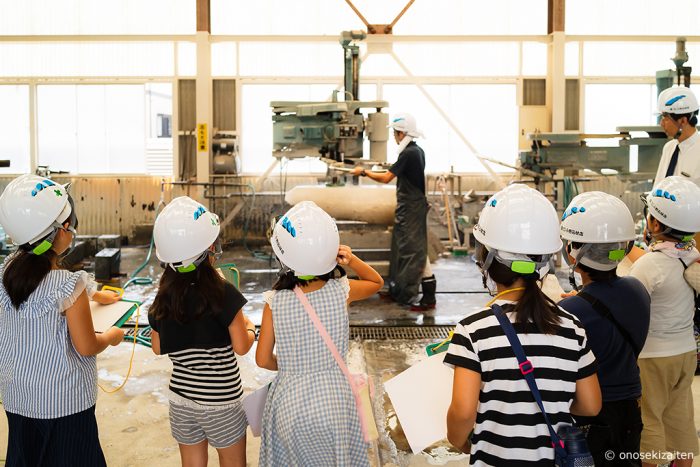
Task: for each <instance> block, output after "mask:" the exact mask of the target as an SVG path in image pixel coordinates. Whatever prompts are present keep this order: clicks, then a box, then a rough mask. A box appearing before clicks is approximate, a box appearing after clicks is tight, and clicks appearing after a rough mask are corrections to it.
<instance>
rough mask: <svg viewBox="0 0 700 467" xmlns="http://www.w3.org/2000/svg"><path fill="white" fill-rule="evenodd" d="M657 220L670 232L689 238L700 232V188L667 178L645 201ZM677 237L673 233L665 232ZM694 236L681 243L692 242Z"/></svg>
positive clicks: (678, 177) (682, 179)
mask: <svg viewBox="0 0 700 467" xmlns="http://www.w3.org/2000/svg"><path fill="white" fill-rule="evenodd" d="M642 199H643V200H644V202H645V204H646V206H647V209H648V210H649V214H651V215H652V216H653V217H654V218H655V219H656V220H658V221H659V222H661V223H662V224H664V225H665V226H666V227H668V228H669V229H673V230H675V231H678V232H684V233H687V234H695V233H697V232H700V188H699V187H698V186H697V185H696V184H695V183H694V182H693V181H692V180H690V179H688V178H685V177H680V176H673V177H667V178H664V179H663V180H661V181H660V182H659V183H657V184H656V186H655V187H654V189H653V190H651V192H649V194H647V196H646V198H642ZM664 233H665V234H671V235H673V232H672V231H670V230H669V231H668V232H664ZM687 237H691V236H690V235H687V236H683V238H682V239H681V240H683V241H687V240H690V238H687Z"/></svg>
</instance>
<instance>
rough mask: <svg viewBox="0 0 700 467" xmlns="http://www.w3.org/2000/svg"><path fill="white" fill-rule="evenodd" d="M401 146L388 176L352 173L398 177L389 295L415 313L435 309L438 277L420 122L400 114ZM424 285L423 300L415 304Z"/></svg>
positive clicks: (385, 179) (358, 171)
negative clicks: (430, 236) (432, 253)
mask: <svg viewBox="0 0 700 467" xmlns="http://www.w3.org/2000/svg"><path fill="white" fill-rule="evenodd" d="M389 128H392V129H393V130H394V140H395V141H396V144H398V145H399V147H398V153H399V157H398V159H397V160H396V162H395V163H394V165H392V166H391V168H389V171H387V172H384V173H382V172H372V171H370V170H365V169H362V168H360V167H356V168H355V169H354V170H353V171H352V172H351V173H352V174H353V175H360V176H363V177H369V178H371V179H372V180H375V181H377V182H380V183H389V182H391V181H392V180H393V179H394V178H395V177H396V178H397V182H396V214H395V219H394V230H393V234H392V238H391V264H390V267H389V295H390V297H391V299H392V300H394V301H395V302H397V303H399V304H401V305H412V306H411V309H412V310H413V311H426V310H429V309H433V308H435V303H436V300H435V289H436V282H435V276H434V275H433V273H432V270H431V268H430V260H429V259H428V225H427V214H428V200H427V198H426V196H425V153H424V152H423V149H421V148H420V146H418V145H417V144H416V143H415V141H414V138H420V137H422V136H423V134H422V133H421V132H420V131H418V128H417V126H416V119H415V118H414V117H413V116H412V115H410V114H407V113H406V114H399V115H397V116H396V117H395V118H394V119H393V120H392V121H391V123H390V124H389ZM419 283H421V286H422V290H423V296H422V297H421V299H420V302H418V303H416V304H413V300H414V299H415V298H416V297H417V295H418V284H419Z"/></svg>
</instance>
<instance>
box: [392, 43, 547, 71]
mask: <svg viewBox="0 0 700 467" xmlns="http://www.w3.org/2000/svg"><path fill="white" fill-rule="evenodd" d="M394 52H395V53H396V56H397V57H398V58H399V60H401V62H403V63H404V65H406V67H407V68H408V69H409V71H410V72H411V74H413V75H415V76H460V77H462V76H515V75H517V74H518V54H519V51H518V44H517V43H516V42H460V43H450V42H447V43H444V42H417V43H413V42H411V43H406V42H398V43H396V44H394ZM545 63H546V62H545Z"/></svg>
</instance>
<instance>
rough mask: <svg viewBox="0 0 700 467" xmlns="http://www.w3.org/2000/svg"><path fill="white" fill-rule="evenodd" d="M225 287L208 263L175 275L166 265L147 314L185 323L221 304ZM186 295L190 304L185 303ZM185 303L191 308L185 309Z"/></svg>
mask: <svg viewBox="0 0 700 467" xmlns="http://www.w3.org/2000/svg"><path fill="white" fill-rule="evenodd" d="M225 285H226V281H225V280H224V278H223V277H221V276H220V275H219V273H218V272H216V269H214V266H212V265H211V263H209V261H208V260H205V261H203V262H202V263H201V264H200V265H199V266H197V269H195V270H194V271H191V272H177V271H174V270H173V269H172V268H171V267H170V266H166V268H165V270H164V271H163V275H162V276H161V278H160V284H159V285H158V293H157V294H156V298H155V300H154V301H153V305H151V308H150V309H149V312H150V313H152V314H153V315H154V316H155V318H156V319H173V320H175V321H177V322H178V323H180V324H185V323H187V322H189V321H193V320H196V319H199V318H201V317H203V316H205V315H206V314H208V313H212V312H214V311H216V310H217V309H218V308H219V307H220V306H221V304H222V303H223V301H224V295H225ZM188 296H189V297H190V300H191V301H188V302H189V303H187V304H186V303H185V297H188ZM188 304H192V305H193V308H189V307H187V305H188Z"/></svg>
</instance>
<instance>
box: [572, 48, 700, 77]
mask: <svg viewBox="0 0 700 467" xmlns="http://www.w3.org/2000/svg"><path fill="white" fill-rule="evenodd" d="M686 50H687V51H688V57H689V61H688V62H687V63H686V66H692V67H694V68H695V67H698V66H700V44H698V43H690V42H689V43H687V44H686ZM675 51H676V44H675V42H674V41H668V42H585V43H583V74H584V75H586V76H650V77H653V76H655V74H656V71H657V70H667V69H670V68H675V65H674V64H673V62H672V61H671V57H673V56H674V55H675Z"/></svg>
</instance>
